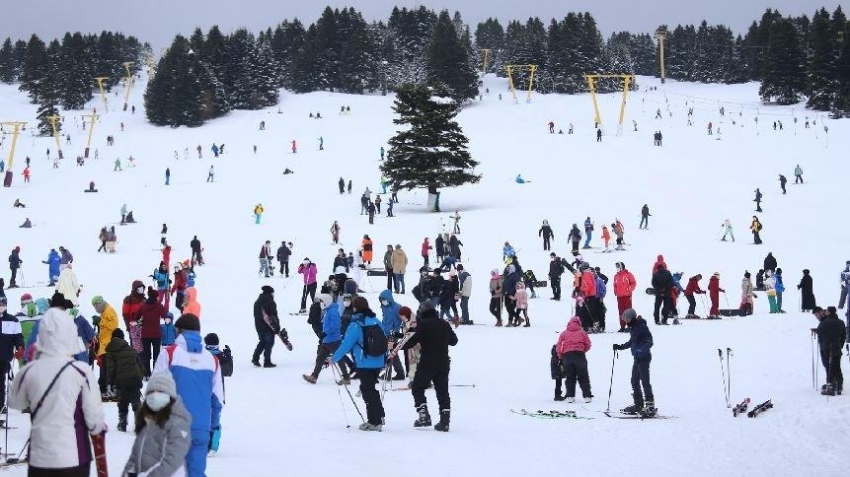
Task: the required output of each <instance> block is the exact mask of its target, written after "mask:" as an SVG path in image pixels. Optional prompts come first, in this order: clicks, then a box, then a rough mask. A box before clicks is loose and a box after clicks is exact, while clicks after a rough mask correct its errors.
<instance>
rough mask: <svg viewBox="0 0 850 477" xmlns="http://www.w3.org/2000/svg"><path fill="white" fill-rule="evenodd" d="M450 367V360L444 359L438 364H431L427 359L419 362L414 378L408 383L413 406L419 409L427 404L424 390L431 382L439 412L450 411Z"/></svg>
mask: <svg viewBox="0 0 850 477" xmlns="http://www.w3.org/2000/svg"><path fill="white" fill-rule="evenodd" d="M450 367H451V359H449V358H446V359H445V360H440V361H438V362H433V361H431V360H429V359H423V360H422V361H420V362H419V366H418V367H417V368H416V376H414V377H413V381H412V382H411V383H410V390H411V392H412V394H413V404H414V405H415V406H416V407H419V406H420V405H422V404H427V402H428V401H427V399H425V390H426V389H427V388H428V385H430V384H431V382H433V383H434V391H435V392H436V393H437V403H438V405H439V406H440V409H441V410H445V409H451V407H452V406H451V404H452V401H451V398H450V397H449V369H450Z"/></svg>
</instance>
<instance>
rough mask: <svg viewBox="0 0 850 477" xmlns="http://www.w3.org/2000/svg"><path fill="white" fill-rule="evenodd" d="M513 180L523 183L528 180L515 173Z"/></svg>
mask: <svg viewBox="0 0 850 477" xmlns="http://www.w3.org/2000/svg"><path fill="white" fill-rule="evenodd" d="M515 181H516V183H517V184H525V183H526V182H528V181H527V180H525V179H523V178H522V174H517V175H516V179H515Z"/></svg>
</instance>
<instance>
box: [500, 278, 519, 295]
mask: <svg viewBox="0 0 850 477" xmlns="http://www.w3.org/2000/svg"><path fill="white" fill-rule="evenodd" d="M517 283H519V274H517V272H513V273H508V274H505V275H504V277H503V278H502V294H503V295H504V296H511V295H513V294H514V292H515V291H516V284H517Z"/></svg>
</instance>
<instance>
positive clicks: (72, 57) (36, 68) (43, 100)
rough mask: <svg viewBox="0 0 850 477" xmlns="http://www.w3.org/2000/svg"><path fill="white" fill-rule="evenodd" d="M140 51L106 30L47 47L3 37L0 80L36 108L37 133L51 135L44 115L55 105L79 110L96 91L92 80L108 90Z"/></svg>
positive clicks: (136, 62)
mask: <svg viewBox="0 0 850 477" xmlns="http://www.w3.org/2000/svg"><path fill="white" fill-rule="evenodd" d="M145 51H146V47H145V46H143V45H142V44H140V43H139V41H138V40H137V39H136V38H134V37H132V36H124V35H122V34H121V33H113V32H107V31H104V32H102V33H101V34H100V35H83V34H81V33H79V32H77V33H66V34H65V35H64V36H63V37H62V41H61V42H60V41H59V40H58V39H54V40H52V41H51V42H50V44H45V43H44V41H42V40H41V38H39V37H38V36H37V35H32V36H31V37H30V39H29V41H23V40H18V41H16V42H14V43H13V42H12V39H11V38H6V40H5V41H4V42H3V46H2V47H0V81H2V82H3V83H6V84H13V83H16V82H19V83H20V89H21V91H26V92H27V94H28V95H29V98H30V101H31V102H32V103H33V104H38V105H39V108H38V130H39V133H40V134H41V135H50V134H53V131H52V128H51V126H50V122H49V121H48V120H47V117H49V116H53V115H56V114H58V111H59V109H58V108H59V107H62V108H63V109H83V107H85V104H86V103H87V102H88V101H89V100H91V99H92V96H93V94H94V92H95V91H96V90H97V83H96V81H95V79H94V78H95V77H97V76H102V77H107V78H108V79H107V80H105V81H104V88H111V87H112V86H114V85H115V84H117V83H118V82H119V81H121V79H122V78H124V77H126V75H127V73H126V71H125V69H124V66H123V64H122V63H124V62H126V61H132V62H134V64H133V66H132V67H131V71H133V72H136V71H138V70H139V68H141V59H142V55H143V53H144V52H145ZM57 126H58V127H61V124H57Z"/></svg>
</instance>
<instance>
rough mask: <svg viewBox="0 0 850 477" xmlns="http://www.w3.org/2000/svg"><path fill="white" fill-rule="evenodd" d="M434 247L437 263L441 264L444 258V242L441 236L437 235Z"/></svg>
mask: <svg viewBox="0 0 850 477" xmlns="http://www.w3.org/2000/svg"><path fill="white" fill-rule="evenodd" d="M434 247H436V249H435V250H436V252H437V261H438V262H442V261H443V258H444V257H445V256H446V240H445V239H444V238H443V234H438V235H437V238H436V240H434Z"/></svg>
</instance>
